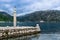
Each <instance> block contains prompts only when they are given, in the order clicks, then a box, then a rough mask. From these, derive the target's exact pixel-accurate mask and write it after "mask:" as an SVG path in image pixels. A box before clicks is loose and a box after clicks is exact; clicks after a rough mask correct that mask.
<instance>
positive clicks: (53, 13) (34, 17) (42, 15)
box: [18, 10, 60, 21]
mask: <svg viewBox="0 0 60 40" xmlns="http://www.w3.org/2000/svg"><path fill="white" fill-rule="evenodd" d="M41 20H44V21H60V10H45V11H36V12H33V13H31V14H27V15H25V16H22V17H20V16H19V17H18V21H41Z"/></svg>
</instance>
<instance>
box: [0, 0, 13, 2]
mask: <svg viewBox="0 0 60 40" xmlns="http://www.w3.org/2000/svg"><path fill="white" fill-rule="evenodd" d="M12 1H13V0H0V2H12Z"/></svg>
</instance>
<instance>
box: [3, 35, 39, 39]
mask: <svg viewBox="0 0 60 40" xmlns="http://www.w3.org/2000/svg"><path fill="white" fill-rule="evenodd" d="M39 37H40V34H35V35H29V36H23V37H18V38H10V39H3V40H33V39H34V40H35V38H36V39H38V38H39ZM32 38H33V39H32Z"/></svg>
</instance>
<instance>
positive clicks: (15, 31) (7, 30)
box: [0, 25, 40, 39]
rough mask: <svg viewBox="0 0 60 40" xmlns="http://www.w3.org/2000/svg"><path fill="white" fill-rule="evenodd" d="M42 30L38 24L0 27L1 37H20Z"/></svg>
mask: <svg viewBox="0 0 60 40" xmlns="http://www.w3.org/2000/svg"><path fill="white" fill-rule="evenodd" d="M38 32H40V28H39V27H38V25H37V26H36V27H25V26H24V27H0V39H4V38H13V37H20V36H25V35H31V34H35V33H38Z"/></svg>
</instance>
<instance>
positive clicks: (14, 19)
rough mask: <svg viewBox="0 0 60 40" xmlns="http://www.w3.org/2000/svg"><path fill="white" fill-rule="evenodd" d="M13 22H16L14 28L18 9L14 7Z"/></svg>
mask: <svg viewBox="0 0 60 40" xmlns="http://www.w3.org/2000/svg"><path fill="white" fill-rule="evenodd" d="M13 21H14V23H13V24H14V27H16V7H14V12H13Z"/></svg>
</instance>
